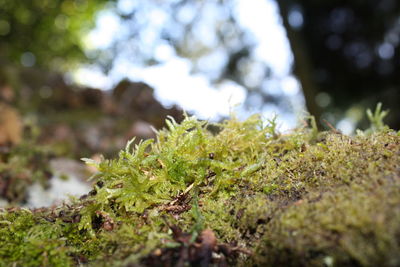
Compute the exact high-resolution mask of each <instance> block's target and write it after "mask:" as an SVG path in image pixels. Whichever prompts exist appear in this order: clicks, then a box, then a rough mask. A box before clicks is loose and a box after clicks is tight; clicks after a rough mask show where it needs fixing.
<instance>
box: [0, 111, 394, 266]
mask: <svg viewBox="0 0 400 267" xmlns="http://www.w3.org/2000/svg"><path fill="white" fill-rule="evenodd" d="M378 113H379V112H378ZM374 118H375V119H376V120H377V121H378V122H379V120H381V119H382V116H381V117H379V114H378V115H377V116H375V117H374ZM167 125H168V129H164V130H162V131H160V132H158V134H157V140H156V142H153V141H152V140H147V141H144V142H141V143H140V144H138V145H136V146H135V147H134V148H132V147H131V143H128V144H127V146H126V148H125V149H124V150H122V151H121V152H120V153H119V156H118V157H117V158H116V159H112V160H107V159H103V160H102V161H101V162H94V161H91V160H88V159H86V162H87V163H88V164H92V165H94V166H96V167H97V168H98V173H97V174H96V175H95V176H94V177H92V179H96V181H97V182H96V183H95V186H94V188H93V190H92V191H91V192H90V193H89V194H88V195H84V196H82V197H81V198H80V199H79V200H75V201H74V202H73V203H72V204H71V205H63V206H60V207H55V208H54V207H53V208H47V209H40V210H34V211H27V210H19V209H17V210H14V211H11V210H4V211H3V212H2V213H1V228H0V229H1V230H0V231H2V235H1V237H0V245H1V248H0V255H2V257H0V258H2V261H3V265H5V266H7V265H12V264H16V265H21V266H22V265H23V266H29V265H31V266H34V265H49V266H56V265H57V264H63V265H64V266H65V265H68V264H70V265H79V264H88V265H91V266H94V265H100V266H110V265H113V266H128V265H129V264H139V265H140V264H141V265H152V264H153V265H154V264H157V263H169V264H183V263H185V262H186V263H190V264H200V263H204V262H205V263H209V262H214V263H215V264H216V263H218V262H219V263H223V262H225V263H228V264H235V265H249V264H255V265H263V266H264V265H266V266H276V265H289V266H290V265H296V266H299V265H315V266H324V265H328V266H334V265H337V266H339V265H361V266H373V265H377V264H384V265H388V266H391V265H392V266H396V265H399V264H400V257H399V255H400V253H399V246H400V240H399V236H400V208H399V207H400V205H399V204H400V187H399V183H400V179H399V163H400V153H399V151H400V149H399V145H400V139H399V137H400V136H399V133H398V132H395V131H392V130H390V129H387V127H384V126H383V125H380V126H379V127H375V128H373V129H372V128H371V129H370V130H369V131H365V132H361V131H359V132H358V134H357V135H356V136H345V135H342V134H340V133H338V132H337V131H334V132H321V133H318V132H317V130H316V128H315V127H314V128H312V129H309V128H306V127H305V128H298V129H295V130H294V131H293V132H292V133H290V134H287V135H281V134H279V133H278V132H276V129H275V125H276V124H275V121H271V122H269V123H268V124H267V125H264V124H263V122H262V121H261V120H260V119H259V117H257V116H253V117H251V118H249V119H248V120H246V121H245V122H239V121H238V120H236V119H231V120H228V121H225V122H223V123H222V124H219V125H217V129H218V132H217V133H215V134H213V133H211V132H209V131H208V130H207V129H208V128H210V126H209V125H207V124H206V123H204V122H199V121H197V120H196V119H194V118H186V119H185V120H184V121H183V122H182V123H181V124H177V123H176V122H175V121H174V120H173V119H170V120H168V122H167ZM32 229H34V230H32ZM6 244H7V245H6ZM212 253H213V254H212ZM213 255H214V256H213Z"/></svg>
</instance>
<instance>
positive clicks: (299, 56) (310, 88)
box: [276, 0, 321, 126]
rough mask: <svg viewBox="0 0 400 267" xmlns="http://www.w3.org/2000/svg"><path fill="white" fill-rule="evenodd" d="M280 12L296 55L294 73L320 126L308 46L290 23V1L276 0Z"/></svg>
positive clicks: (319, 114)
mask: <svg viewBox="0 0 400 267" xmlns="http://www.w3.org/2000/svg"><path fill="white" fill-rule="evenodd" d="M276 3H277V4H278V7H279V12H280V15H281V17H282V21H283V26H284V27H285V29H286V34H287V37H288V39H289V43H290V46H291V49H292V52H293V56H294V74H295V75H296V76H297V78H298V79H299V80H300V83H301V87H302V89H303V94H304V98H305V101H306V107H307V110H308V112H310V114H311V115H313V116H315V119H316V122H317V124H318V125H319V126H320V118H321V109H320V108H319V106H318V105H317V103H316V101H315V96H316V94H317V93H318V91H319V88H318V86H317V85H316V83H315V81H314V78H313V71H314V69H313V66H312V62H311V60H310V57H309V55H308V51H307V47H306V46H305V44H304V41H303V38H302V35H301V32H300V31H296V30H294V29H293V28H292V27H291V26H290V24H289V19H288V18H289V12H290V9H289V6H290V5H289V1H288V0H276Z"/></svg>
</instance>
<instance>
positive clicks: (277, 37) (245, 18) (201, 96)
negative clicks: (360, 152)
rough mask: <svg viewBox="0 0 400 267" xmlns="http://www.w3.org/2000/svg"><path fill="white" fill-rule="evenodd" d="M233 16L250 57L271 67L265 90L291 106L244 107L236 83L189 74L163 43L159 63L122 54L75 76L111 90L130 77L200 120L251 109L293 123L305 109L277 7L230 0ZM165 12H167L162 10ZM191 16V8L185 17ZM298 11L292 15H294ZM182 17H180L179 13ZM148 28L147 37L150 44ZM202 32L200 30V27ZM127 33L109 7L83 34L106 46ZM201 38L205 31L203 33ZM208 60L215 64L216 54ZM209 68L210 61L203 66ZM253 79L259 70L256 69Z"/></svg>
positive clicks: (153, 15) (129, 2)
mask: <svg viewBox="0 0 400 267" xmlns="http://www.w3.org/2000/svg"><path fill="white" fill-rule="evenodd" d="M138 3H139V1H134V0H120V1H119V2H118V5H117V7H118V9H119V11H122V12H123V11H129V10H132V8H134V7H135V5H136V4H138ZM234 11H235V15H236V18H237V20H238V22H239V23H240V25H241V26H242V27H245V28H247V29H248V30H249V31H250V32H251V33H252V36H253V37H254V39H255V40H254V41H255V43H256V45H255V47H254V51H252V52H253V53H254V55H255V56H256V57H257V58H258V59H260V60H261V61H263V62H265V63H266V64H267V65H268V66H269V67H270V68H271V70H272V75H271V78H269V79H268V80H266V81H265V83H266V85H267V86H266V87H267V90H268V93H270V94H276V95H277V96H280V97H286V98H287V99H289V100H290V103H291V106H292V110H290V111H288V110H282V109H281V108H279V107H277V106H276V105H270V104H266V105H263V107H262V109H261V110H245V109H244V108H243V106H242V104H243V102H244V101H245V98H246V90H245V89H244V88H243V87H241V86H240V85H238V84H236V83H234V82H224V83H222V84H219V85H218V87H217V86H216V85H212V84H211V83H210V81H209V79H208V77H207V76H206V75H205V74H201V73H197V74H193V73H191V66H192V65H191V62H190V61H189V60H188V59H185V58H182V57H178V56H177V55H176V54H175V51H174V49H173V48H172V47H171V46H169V45H168V44H166V43H160V44H158V45H157V47H156V48H155V51H156V57H157V58H158V59H160V61H161V62H162V63H161V64H157V65H154V66H151V67H143V66H140V65H138V64H135V63H134V62H131V61H129V60H127V59H126V58H123V57H122V58H121V57H120V58H117V59H116V64H114V66H115V67H114V68H113V69H112V70H111V72H110V73H109V74H108V75H107V76H106V75H104V74H103V73H102V72H101V71H100V69H99V68H97V67H95V66H84V67H82V68H80V69H79V70H77V71H76V72H75V73H74V75H73V77H74V78H75V80H76V81H77V82H78V83H81V84H85V85H91V86H95V87H98V88H101V89H110V88H112V86H113V85H114V84H116V83H117V82H118V81H119V80H120V79H122V78H124V77H128V78H129V79H131V80H133V81H143V82H146V83H148V84H149V85H150V86H152V87H153V88H154V89H155V96H156V98H157V99H158V100H159V101H160V102H161V103H162V104H164V105H166V106H171V105H173V104H177V105H179V106H181V107H182V108H183V109H184V110H186V111H188V112H190V113H194V114H195V115H196V116H197V117H199V118H200V119H209V120H217V119H219V118H221V117H226V116H229V114H230V113H231V112H232V111H234V112H235V113H236V114H237V115H238V116H239V117H242V118H245V117H247V116H249V115H250V114H251V113H255V112H257V113H261V114H262V115H263V116H264V117H265V118H271V117H273V116H275V114H277V115H278V121H279V122H280V127H281V130H286V129H289V128H293V127H295V126H296V122H297V117H296V113H301V111H303V110H304V109H305V108H304V99H303V96H302V93H301V87H300V84H299V82H298V81H297V79H296V78H295V77H294V76H293V75H292V73H291V67H292V63H293V55H292V53H291V50H290V45H289V42H288V39H287V37H286V33H285V29H284V27H283V25H282V22H281V18H280V16H279V12H278V7H277V5H276V3H275V1H273V0H234ZM164 15H165V14H164ZM185 15H186V16H190V15H191V14H190V12H188V13H187V14H184V15H183V16H185ZM295 15H296V14H295ZM149 16H150V19H151V20H150V21H151V22H152V23H153V24H154V25H153V27H154V29H157V27H160V26H162V24H163V23H164V21H163V12H162V11H157V10H153V11H152V12H149ZM183 19H184V17H183ZM292 21H293V22H294V23H297V25H300V26H301V22H302V18H301V17H299V15H298V14H297V16H294V18H292ZM152 32H156V30H154V31H151V32H150V34H148V35H149V36H145V38H148V40H149V43H151V42H152V40H153V39H152V38H154V36H152V34H151V33H152ZM199 32H200V33H199V34H201V30H200V31H199ZM125 34H127V32H126V30H124V25H122V23H121V20H120V18H119V17H118V16H117V15H116V14H114V13H113V12H112V11H110V10H105V11H102V12H101V13H100V14H99V15H98V18H97V23H96V28H95V29H94V30H93V31H92V32H90V33H89V34H88V36H87V37H86V43H87V46H88V47H91V48H107V47H109V46H110V45H111V43H112V41H113V40H118V38H121V36H124V35H125ZM204 38H207V35H206V34H204ZM214 56H215V58H212V60H211V62H218V59H219V58H218V53H215V54H214ZM205 66H206V67H208V68H211V69H212V68H213V64H208V66H207V64H206V65H205ZM254 76H255V77H254V78H257V71H256V70H255V71H254Z"/></svg>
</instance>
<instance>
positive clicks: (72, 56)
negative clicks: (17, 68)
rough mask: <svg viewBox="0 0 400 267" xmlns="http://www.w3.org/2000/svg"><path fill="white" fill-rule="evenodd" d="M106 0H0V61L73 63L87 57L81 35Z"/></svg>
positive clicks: (27, 63) (4, 62) (90, 25)
mask: <svg viewBox="0 0 400 267" xmlns="http://www.w3.org/2000/svg"><path fill="white" fill-rule="evenodd" d="M107 2H109V1H107V0H90V1H89V0H32V1H23V0H17V1H8V0H1V1H0V51H1V52H0V63H2V64H7V63H18V64H19V63H20V64H22V65H23V66H26V67H31V66H33V65H35V66H40V67H49V68H51V67H56V69H59V68H60V67H67V66H70V64H72V63H74V62H75V63H76V62H81V61H82V60H85V59H87V57H86V55H85V53H84V47H83V43H82V38H81V37H82V35H83V34H85V33H87V32H88V31H89V30H90V29H91V28H92V27H93V26H94V15H95V14H96V12H97V11H98V10H100V9H102V8H104V6H105V4H106V3H107Z"/></svg>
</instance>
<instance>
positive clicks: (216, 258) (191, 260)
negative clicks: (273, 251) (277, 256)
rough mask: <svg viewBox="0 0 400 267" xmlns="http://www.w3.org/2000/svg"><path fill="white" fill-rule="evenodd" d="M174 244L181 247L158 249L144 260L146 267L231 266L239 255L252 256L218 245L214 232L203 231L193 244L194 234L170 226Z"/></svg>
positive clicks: (247, 252) (242, 250)
mask: <svg viewBox="0 0 400 267" xmlns="http://www.w3.org/2000/svg"><path fill="white" fill-rule="evenodd" d="M169 227H170V229H171V230H172V237H173V240H174V242H177V243H180V244H181V246H180V247H175V248H162V249H160V248H158V249H156V250H154V251H153V253H151V254H150V255H149V256H148V257H146V258H145V259H143V260H142V263H143V264H144V265H145V266H187V265H190V266H201V267H206V266H211V265H214V266H229V264H228V261H229V260H230V259H234V258H236V257H237V256H238V254H240V253H241V254H247V255H251V252H250V251H248V250H246V249H242V248H239V247H234V246H231V245H228V244H218V240H217V237H216V235H215V233H214V231H213V230H211V229H205V230H203V231H202V232H201V233H200V235H199V237H198V238H197V239H196V240H195V241H194V242H191V239H192V234H190V233H185V232H183V231H182V230H181V229H180V228H179V227H178V226H176V225H170V226H169Z"/></svg>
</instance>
